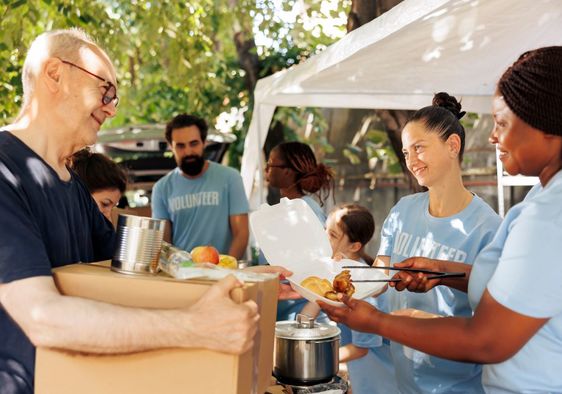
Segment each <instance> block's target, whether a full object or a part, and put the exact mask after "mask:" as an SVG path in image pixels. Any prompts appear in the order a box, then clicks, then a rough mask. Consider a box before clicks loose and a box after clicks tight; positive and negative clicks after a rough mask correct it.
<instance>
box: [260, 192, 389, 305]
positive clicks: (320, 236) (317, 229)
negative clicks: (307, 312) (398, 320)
mask: <svg viewBox="0 0 562 394" xmlns="http://www.w3.org/2000/svg"><path fill="white" fill-rule="evenodd" d="M250 227H251V229H252V232H253V234H254V237H255V239H256V241H257V242H258V245H259V247H260V248H261V250H262V251H263V254H264V255H265V257H266V259H267V261H268V262H269V264H271V265H280V266H282V267H285V268H286V269H288V270H290V271H292V272H293V275H292V276H291V277H289V278H287V280H288V281H289V282H290V283H291V286H292V287H293V289H295V291H296V292H298V293H299V294H300V295H302V296H303V297H304V298H306V299H307V300H309V301H312V302H315V301H316V300H319V299H320V300H322V301H324V302H326V303H329V304H332V305H337V306H341V305H343V304H342V303H341V302H337V301H332V300H329V299H327V298H325V297H321V296H319V295H317V294H316V293H313V292H312V291H310V290H308V289H306V288H304V287H302V286H301V285H300V283H301V282H302V280H303V279H305V278H307V277H309V276H312V275H314V276H318V277H320V278H325V279H328V280H329V281H330V282H331V281H333V279H334V277H335V276H336V275H337V274H339V273H340V272H341V271H342V268H341V267H342V266H344V265H354V266H360V265H363V264H361V263H359V262H357V261H354V260H348V259H343V260H340V261H335V260H333V259H332V258H331V256H332V248H331V246H330V241H329V240H328V235H327V234H326V232H325V230H324V227H323V226H322V223H320V221H319V220H318V218H317V216H316V215H315V214H314V211H313V210H312V208H310V207H309V206H308V204H307V203H306V202H305V201H304V200H302V199H299V198H297V199H293V200H289V199H287V198H282V199H281V202H280V203H279V204H276V205H272V206H270V205H267V204H263V205H262V206H261V207H260V208H259V209H258V210H257V211H255V212H253V213H252V214H250ZM351 277H352V279H355V280H358V279H388V276H387V275H385V273H384V271H383V270H378V269H356V270H353V269H352V270H351ZM354 286H355V293H354V294H353V297H354V298H359V299H362V298H365V297H369V296H372V295H375V294H377V293H380V292H382V290H383V289H384V287H385V286H386V283H384V282H374V283H355V284H354Z"/></svg>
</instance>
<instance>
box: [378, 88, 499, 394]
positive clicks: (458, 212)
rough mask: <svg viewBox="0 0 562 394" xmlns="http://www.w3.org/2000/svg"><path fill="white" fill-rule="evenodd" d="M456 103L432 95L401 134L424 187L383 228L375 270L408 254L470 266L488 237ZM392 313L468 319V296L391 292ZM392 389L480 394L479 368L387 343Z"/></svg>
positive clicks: (489, 221) (492, 224) (488, 215)
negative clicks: (466, 175) (466, 167)
mask: <svg viewBox="0 0 562 394" xmlns="http://www.w3.org/2000/svg"><path fill="white" fill-rule="evenodd" d="M461 109H462V108H461V104H460V103H459V102H458V101H457V99H456V98H455V97H453V96H450V95H449V94H447V93H444V92H441V93H437V94H436V95H435V96H434V98H433V103H432V105H430V106H427V107H424V108H422V109H420V110H418V111H416V112H415V113H414V115H413V116H412V117H411V118H410V120H409V121H408V123H407V124H406V125H405V126H404V129H403V130H402V145H403V148H402V149H403V153H404V156H405V158H406V165H407V167H408V169H409V170H410V172H411V173H412V174H413V175H414V177H415V178H416V179H417V181H418V182H419V184H420V185H422V186H425V187H426V188H427V189H428V190H427V191H426V192H422V193H416V194H413V195H409V196H406V197H404V198H402V199H401V200H400V201H399V202H398V203H397V204H396V205H395V206H394V207H393V208H392V209H391V211H390V213H389V215H388V216H387V218H386V220H385V222H384V224H383V226H382V230H381V243H380V248H379V252H378V256H377V258H376V261H375V264H376V265H385V266H388V265H390V264H394V263H399V262H401V261H402V260H404V259H406V258H408V257H412V256H427V257H432V258H436V259H442V260H454V261H457V262H459V263H467V264H468V263H470V262H472V261H474V259H475V257H476V255H477V254H478V253H479V252H480V251H481V250H482V248H483V247H484V246H486V245H487V244H488V243H489V242H490V241H491V240H492V238H493V236H494V234H495V233H496V230H497V228H498V226H499V224H500V222H501V219H500V218H499V216H498V215H497V214H496V213H495V212H494V211H493V209H492V208H491V207H490V206H489V205H488V204H486V202H484V200H482V199H481V198H480V197H478V196H477V195H475V194H474V193H472V192H470V191H468V190H467V189H466V188H465V187H464V185H463V182H462V175H461V162H462V157H463V153H464V146H465V131H464V128H463V126H462V124H461V123H460V121H459V119H460V118H461V117H462V116H463V115H464V112H462V110H461ZM387 297H388V305H389V307H390V310H391V311H396V310H404V309H407V310H410V309H413V310H415V311H416V312H415V313H416V314H418V315H419V314H422V313H423V314H424V315H427V316H465V317H469V316H471V314H472V310H471V308H470V305H469V302H468V297H467V295H466V293H463V292H461V291H459V290H457V289H451V288H448V287H439V288H436V289H433V290H432V291H431V292H428V293H426V294H422V295H420V294H413V293H406V292H404V293H398V292H396V291H394V290H392V289H391V290H389V293H388V294H387ZM390 349H391V354H392V360H393V364H394V368H395V372H396V380H397V385H398V389H399V391H400V392H402V393H450V392H458V393H461V392H463V393H481V392H482V391H483V389H482V385H481V366H480V365H478V364H469V363H461V362H455V361H449V360H444V359H442V358H438V357H433V356H430V355H428V354H425V353H422V352H418V351H416V350H413V349H411V348H407V347H405V346H402V345H401V344H399V343H396V342H391V345H390Z"/></svg>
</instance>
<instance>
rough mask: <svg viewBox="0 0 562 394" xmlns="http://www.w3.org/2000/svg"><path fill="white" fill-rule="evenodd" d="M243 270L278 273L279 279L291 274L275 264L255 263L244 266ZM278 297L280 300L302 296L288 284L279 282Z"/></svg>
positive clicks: (281, 279) (282, 279)
mask: <svg viewBox="0 0 562 394" xmlns="http://www.w3.org/2000/svg"><path fill="white" fill-rule="evenodd" d="M245 270H246V271H252V272H257V273H267V274H279V280H280V281H284V280H285V278H286V277H289V276H291V275H293V273H292V272H291V271H289V270H288V269H285V268H283V267H280V266H277V265H255V266H252V267H248V268H245ZM278 298H279V299H280V300H296V299H299V298H302V296H301V295H300V294H299V293H297V292H296V291H294V290H293V288H292V287H291V285H290V284H288V283H283V282H280V283H279V295H278Z"/></svg>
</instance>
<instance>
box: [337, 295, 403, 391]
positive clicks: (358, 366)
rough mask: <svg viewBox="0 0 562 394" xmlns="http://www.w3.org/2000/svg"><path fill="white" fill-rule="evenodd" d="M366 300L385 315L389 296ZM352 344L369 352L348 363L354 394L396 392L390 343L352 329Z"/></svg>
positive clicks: (379, 337) (376, 336)
mask: <svg viewBox="0 0 562 394" xmlns="http://www.w3.org/2000/svg"><path fill="white" fill-rule="evenodd" d="M364 301H367V302H368V303H370V304H371V305H373V306H374V307H375V308H377V309H378V310H380V311H383V312H388V293H386V292H385V293H383V294H381V295H379V296H378V297H376V298H373V297H368V298H365V299H364ZM351 343H352V344H353V345H355V346H357V347H360V348H364V349H368V350H369V351H368V353H367V354H366V355H365V356H363V357H361V358H359V359H357V360H352V361H349V362H348V363H347V369H348V372H349V379H350V380H351V387H352V389H353V393H354V394H379V393H380V394H392V393H397V392H398V387H397V385H396V376H395V374H394V365H393V363H392V357H391V354H390V342H389V341H388V340H387V339H385V338H383V337H381V336H379V335H374V334H369V333H365V332H360V331H355V330H351Z"/></svg>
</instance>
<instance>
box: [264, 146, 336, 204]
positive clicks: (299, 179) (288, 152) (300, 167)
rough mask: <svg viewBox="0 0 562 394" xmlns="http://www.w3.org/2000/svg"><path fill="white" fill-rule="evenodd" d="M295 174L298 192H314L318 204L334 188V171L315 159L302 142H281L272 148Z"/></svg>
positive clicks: (308, 147) (322, 202) (310, 150)
mask: <svg viewBox="0 0 562 394" xmlns="http://www.w3.org/2000/svg"><path fill="white" fill-rule="evenodd" d="M274 149H275V150H276V151H277V152H278V153H279V154H280V156H281V158H282V159H283V160H284V161H285V162H286V163H287V165H288V166H289V168H290V169H292V170H293V171H294V172H295V174H296V186H297V188H298V190H299V192H300V193H302V194H305V192H306V193H312V194H316V195H317V196H318V198H319V200H320V205H324V201H325V199H326V198H327V197H328V196H329V195H330V192H332V191H333V189H334V172H333V171H332V169H331V168H330V167H328V166H326V165H324V164H323V163H318V162H317V161H316V156H314V152H313V151H312V149H311V148H310V146H308V145H307V144H303V143H302V142H283V143H281V144H279V145H277V146H276V147H275V148H274Z"/></svg>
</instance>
